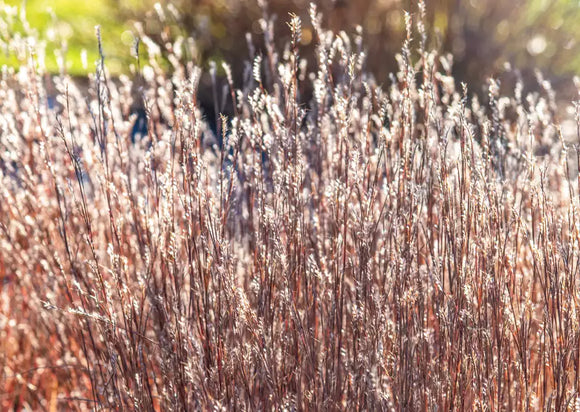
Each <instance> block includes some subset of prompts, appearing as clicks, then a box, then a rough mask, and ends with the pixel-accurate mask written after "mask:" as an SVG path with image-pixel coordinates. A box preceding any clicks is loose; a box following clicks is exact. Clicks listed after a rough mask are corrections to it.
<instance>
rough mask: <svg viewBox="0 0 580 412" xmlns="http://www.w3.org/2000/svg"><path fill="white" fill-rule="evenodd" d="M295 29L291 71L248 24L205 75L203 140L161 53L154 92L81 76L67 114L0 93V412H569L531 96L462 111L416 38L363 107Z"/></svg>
mask: <svg viewBox="0 0 580 412" xmlns="http://www.w3.org/2000/svg"><path fill="white" fill-rule="evenodd" d="M310 16H311V21H312V25H313V28H314V33H315V39H316V44H317V46H316V47H317V51H316V56H317V59H316V60H315V61H314V60H313V61H304V60H302V59H301V58H300V47H299V43H300V34H301V22H300V20H299V19H298V18H297V17H295V16H291V17H290V19H289V23H288V26H289V30H290V33H291V40H290V42H289V44H288V45H287V46H286V48H285V49H283V50H277V49H276V48H275V46H274V44H273V34H274V33H273V27H274V23H273V20H271V19H269V17H268V15H267V14H265V15H264V18H263V19H262V21H261V22H260V24H261V25H262V27H263V28H264V33H265V40H264V41H265V47H264V52H263V53H259V52H257V51H255V50H254V48H253V47H252V42H251V41H250V47H249V49H250V56H249V60H248V62H247V63H245V67H246V70H245V75H244V80H243V83H242V84H241V86H238V85H236V84H234V82H233V81H232V79H231V76H230V75H229V73H230V69H229V67H228V66H224V67H223V70H224V73H226V77H225V78H224V79H223V80H222V79H219V78H217V76H215V72H216V71H217V68H212V69H211V74H212V75H213V77H214V97H215V98H214V103H215V106H216V108H217V110H216V112H219V111H221V110H222V107H225V106H226V105H228V104H231V105H232V106H231V107H232V114H231V116H221V117H219V118H218V119H216V120H214V123H215V128H214V130H212V128H210V127H208V126H207V124H208V121H207V120H208V119H207V117H204V113H202V111H201V110H200V108H199V106H198V101H197V97H196V96H197V95H196V93H197V86H198V83H199V81H200V76H201V71H200V69H198V68H197V67H195V66H194V65H192V64H191V63H189V62H188V61H187V59H186V58H184V57H183V56H181V55H180V53H179V50H180V48H179V47H178V46H179V45H176V44H175V43H172V42H167V43H166V44H165V45H163V46H157V45H155V44H153V43H152V42H150V41H148V40H147V39H145V41H144V43H145V44H146V45H147V46H148V47H150V48H155V47H157V48H158V49H159V50H163V52H164V53H167V55H168V60H169V61H170V62H171V64H172V70H170V71H167V70H164V69H162V68H161V67H160V66H159V64H158V63H157V62H156V60H155V59H154V58H151V60H149V61H148V62H140V64H139V65H138V66H139V68H140V69H139V71H138V74H137V75H136V76H135V78H134V79H130V78H129V77H125V76H121V77H120V78H119V79H118V80H115V81H113V80H111V79H109V78H108V76H107V72H106V67H105V65H104V64H103V62H102V61H101V62H100V63H99V64H98V65H97V70H96V72H95V74H94V75H91V76H90V78H89V81H90V86H89V87H88V89H84V88H80V87H78V86H77V85H76V84H75V83H74V82H72V81H71V80H70V79H69V78H68V77H67V75H66V74H61V75H60V76H54V77H51V78H50V77H46V76H45V75H44V73H43V72H42V71H41V70H39V68H38V66H37V65H36V64H35V62H34V59H32V58H31V59H29V61H30V63H29V64H28V65H27V66H25V67H21V68H20V69H19V70H18V71H17V72H15V71H14V70H10V69H4V71H3V73H2V78H1V81H0V111H1V113H2V115H1V116H0V148H1V151H0V179H1V180H0V190H1V191H0V196H1V199H0V200H1V201H0V282H1V289H0V297H1V298H0V302H1V306H0V377H1V378H0V382H1V384H0V385H1V386H0V388H1V393H2V395H0V405H1V406H2V409H15V410H22V409H34V410H43V409H44V410H51V411H52V410H59V409H71V410H85V409H95V410H107V409H113V410H205V409H210V408H212V409H213V408H216V409H241V410H273V409H300V410H303V409H304V410H306V409H307V410H328V409H332V410H334V409H344V410H361V409H370V410H392V409H394V410H484V409H493V410H529V409H549V410H558V411H560V410H566V409H568V408H570V407H572V406H573V405H577V404H578V393H579V384H580V345H579V341H580V326H579V325H580V323H579V320H580V312H579V311H578V301H579V300H578V285H577V278H578V276H577V273H578V270H579V267H580V266H579V263H580V252H579V249H578V239H579V226H578V201H579V198H578V196H579V194H578V193H579V192H578V184H577V182H576V180H575V176H576V171H574V172H572V170H573V169H575V168H576V165H575V163H571V164H570V165H569V164H568V159H569V156H567V153H568V151H571V152H573V153H574V154H575V147H572V146H571V145H569V144H567V143H565V142H564V140H563V139H562V138H561V132H560V129H559V127H558V123H557V122H556V120H555V119H556V117H555V115H556V106H555V101H554V97H553V92H552V91H551V89H550V87H549V84H548V83H547V82H545V81H542V83H541V84H542V85H543V90H542V91H541V92H538V93H534V94H530V95H528V96H523V95H522V92H521V90H522V85H521V83H520V82H517V86H516V89H515V91H514V93H513V96H500V95H499V87H498V84H497V83H496V82H494V81H490V84H489V96H488V102H487V103H480V102H479V101H478V99H477V98H476V97H470V95H469V93H468V91H467V88H466V87H464V86H462V87H457V86H456V85H455V82H454V80H453V77H452V76H451V75H450V73H451V72H450V70H451V64H452V59H451V57H450V56H442V55H439V54H438V52H437V51H431V50H427V49H426V48H425V46H424V45H425V44H426V29H425V27H424V25H423V24H422V18H421V17H422V16H421V13H419V14H418V15H417V16H414V17H415V18H414V19H412V17H411V16H410V15H408V16H407V28H408V31H407V37H406V41H405V43H404V45H403V48H402V52H401V53H400V54H399V55H398V56H397V59H398V62H399V70H398V71H397V72H396V73H394V74H393V75H392V77H391V79H390V81H389V83H388V84H387V85H385V86H380V85H378V84H377V82H376V80H375V79H374V78H373V76H372V75H371V74H370V73H368V72H367V71H366V70H365V58H366V56H365V52H364V44H363V41H362V34H361V33H359V32H357V33H355V34H354V35H353V36H352V37H350V36H348V35H347V34H345V33H333V32H331V31H327V30H325V29H324V28H323V27H321V24H320V21H321V20H320V15H319V14H318V12H317V9H316V7H315V6H311V9H310ZM413 20H415V23H413ZM413 36H415V37H416V39H414V38H413ZM250 40H251V39H250ZM180 41H181V40H180ZM149 55H151V56H153V55H155V53H149ZM516 75H517V73H516ZM516 77H517V76H516ZM49 86H50V87H49ZM52 89H54V92H51V90H52ZM309 95H312V97H311V98H309V97H308V96H309ZM135 108H138V109H140V110H144V111H145V113H146V124H147V126H146V127H142V128H141V131H142V132H141V133H140V134H139V135H138V136H136V135H135V133H134V132H135V127H134V123H135V121H136V120H137V119H136V117H137V116H138V113H140V112H139V110H136V109H135ZM540 154H541V155H542V157H541V158H540V157H538V155H540Z"/></svg>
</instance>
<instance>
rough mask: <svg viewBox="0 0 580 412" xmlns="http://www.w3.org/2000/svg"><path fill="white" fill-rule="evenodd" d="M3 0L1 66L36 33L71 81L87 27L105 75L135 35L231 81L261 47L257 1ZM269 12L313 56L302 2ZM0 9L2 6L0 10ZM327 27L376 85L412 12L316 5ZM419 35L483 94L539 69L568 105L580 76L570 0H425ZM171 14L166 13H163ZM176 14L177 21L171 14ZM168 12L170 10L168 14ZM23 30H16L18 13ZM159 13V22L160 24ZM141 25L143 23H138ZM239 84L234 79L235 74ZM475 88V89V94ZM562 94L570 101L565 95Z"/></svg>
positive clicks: (391, 2) (574, 7) (286, 0)
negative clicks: (350, 46)
mask: <svg viewBox="0 0 580 412" xmlns="http://www.w3.org/2000/svg"><path fill="white" fill-rule="evenodd" d="M155 3H156V2H154V1H151V0H143V1H141V0H90V1H83V0H50V1H49V0H28V1H25V2H23V1H21V0H9V1H5V3H4V4H3V6H2V12H1V17H2V21H1V23H0V54H1V58H0V63H8V64H11V65H17V64H19V60H18V56H17V54H18V53H16V52H15V51H14V50H11V46H10V39H11V37H14V36H18V35H21V33H23V32H24V33H26V32H27V31H35V34H37V35H38V36H37V37H38V39H39V41H41V42H43V43H45V45H46V50H47V52H46V57H45V62H46V66H47V68H48V70H50V71H53V72H55V71H58V70H59V61H60V62H62V61H66V63H65V64H64V69H65V70H66V71H67V72H68V73H70V74H73V75H83V74H86V72H87V71H93V70H94V62H95V61H96V60H97V58H98V53H97V51H98V50H97V45H96V39H95V29H94V27H95V25H97V24H98V25H100V26H101V31H102V38H103V45H104V53H105V55H106V63H107V67H108V68H109V70H110V72H111V73H112V74H113V75H117V74H120V73H122V72H125V71H127V70H128V67H129V65H130V64H131V63H133V62H134V61H135V59H134V57H133V56H132V54H131V48H132V47H133V45H134V42H135V35H136V34H138V33H139V32H141V33H145V34H147V35H148V36H151V38H153V39H155V40H156V41H158V42H162V41H163V39H166V38H168V36H170V37H173V38H175V36H178V35H183V36H187V35H191V36H193V38H194V39H195V40H196V42H195V49H194V51H193V52H192V55H191V59H192V60H194V61H195V62H196V63H197V64H199V65H201V66H202V67H204V68H207V67H208V62H209V61H216V62H217V63H218V67H220V64H219V63H220V62H221V61H226V62H228V63H230V64H231V66H232V68H233V70H234V75H235V76H236V74H237V76H236V77H238V76H239V73H238V72H239V71H240V70H242V68H243V65H242V64H237V62H241V61H243V60H245V59H247V58H248V55H249V53H248V47H247V43H246V37H245V34H246V33H251V35H252V38H253V40H254V42H255V43H256V44H257V46H258V47H259V44H260V39H261V36H262V28H261V25H260V24H259V22H258V20H259V19H260V17H262V10H261V9H260V6H259V4H258V3H259V1H258V0H174V1H161V2H160V3H161V5H162V7H161V8H159V7H157V8H156V7H155ZM267 3H268V5H267V7H268V10H269V13H271V14H275V15H277V23H278V24H276V25H275V30H276V36H277V39H278V40H277V41H278V42H280V43H284V42H285V41H286V40H287V36H288V32H289V30H288V28H287V26H286V24H284V23H285V22H286V21H287V20H288V13H289V12H293V13H296V14H297V15H299V16H300V17H302V21H303V30H304V33H303V37H302V42H303V46H304V49H303V52H302V55H303V56H307V55H308V54H309V53H311V52H312V50H313V45H312V44H311V43H312V32H311V29H310V28H309V19H308V4H309V1H307V0H294V1H291V0H269V1H268V2H267ZM0 4H2V3H0ZM317 4H318V7H319V10H320V11H321V12H322V13H323V14H324V18H325V21H324V23H325V25H326V27H328V28H331V29H333V30H335V31H338V30H344V31H346V32H347V33H353V32H354V31H355V28H356V26H357V25H361V26H362V27H363V29H364V38H365V42H364V45H365V47H366V48H367V51H368V56H369V58H368V63H367V66H368V69H369V70H370V71H371V72H372V73H374V74H375V76H376V78H377V81H378V83H386V82H387V76H388V73H389V72H391V71H393V70H395V69H396V67H395V59H394V55H395V53H396V52H397V51H399V50H400V48H401V44H402V38H403V35H404V20H403V11H404V10H407V11H409V12H411V13H415V14H416V13H417V4H416V2H415V1H412V0H374V1H371V0H319V1H318V2H317ZM426 4H427V25H428V27H427V30H428V33H430V34H431V36H430V39H429V42H430V44H431V46H434V47H438V48H439V49H441V50H442V51H445V52H451V53H452V54H453V56H454V68H453V75H454V76H455V78H456V79H457V80H458V81H465V82H467V83H468V84H469V85H470V89H471V90H472V91H475V92H480V91H481V90H474V85H477V87H480V86H481V89H482V90H483V88H485V79H486V78H487V77H489V76H497V75H498V73H500V72H501V71H502V70H503V67H504V64H505V63H506V62H508V63H510V64H511V65H512V66H513V67H517V68H518V69H520V70H521V71H522V74H523V76H524V79H527V78H533V76H534V70H535V69H536V68H537V69H539V70H541V71H542V72H543V73H544V75H545V76H546V77H547V78H548V79H551V80H552V82H553V84H554V87H555V89H556V90H557V91H559V92H561V93H563V94H564V96H560V97H564V98H574V97H575V96H574V94H573V93H575V92H573V90H575V89H574V88H573V87H569V86H570V85H571V84H572V83H571V80H570V79H571V77H572V76H573V75H575V74H576V73H578V72H580V53H577V50H578V44H577V41H578V40H579V39H580V28H579V27H578V25H577V22H578V21H580V19H579V18H580V5H579V3H578V1H577V0H574V1H571V0H510V1H504V0H436V1H427V2H426ZM168 7H169V8H168ZM174 9H175V10H178V11H179V16H178V17H177V14H175V13H172V12H171V10H174ZM168 10H169V11H168ZM23 11H24V12H25V13H26V18H27V20H28V21H29V23H30V27H22V23H21V21H20V20H21V19H19V17H21V16H20V14H21V13H22V12H23ZM159 11H161V13H162V14H164V15H165V20H164V21H162V20H160V18H159ZM139 22H141V23H139ZM238 78H239V77H238ZM477 87H475V88H477ZM567 94H569V95H570V96H569V95H567Z"/></svg>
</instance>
